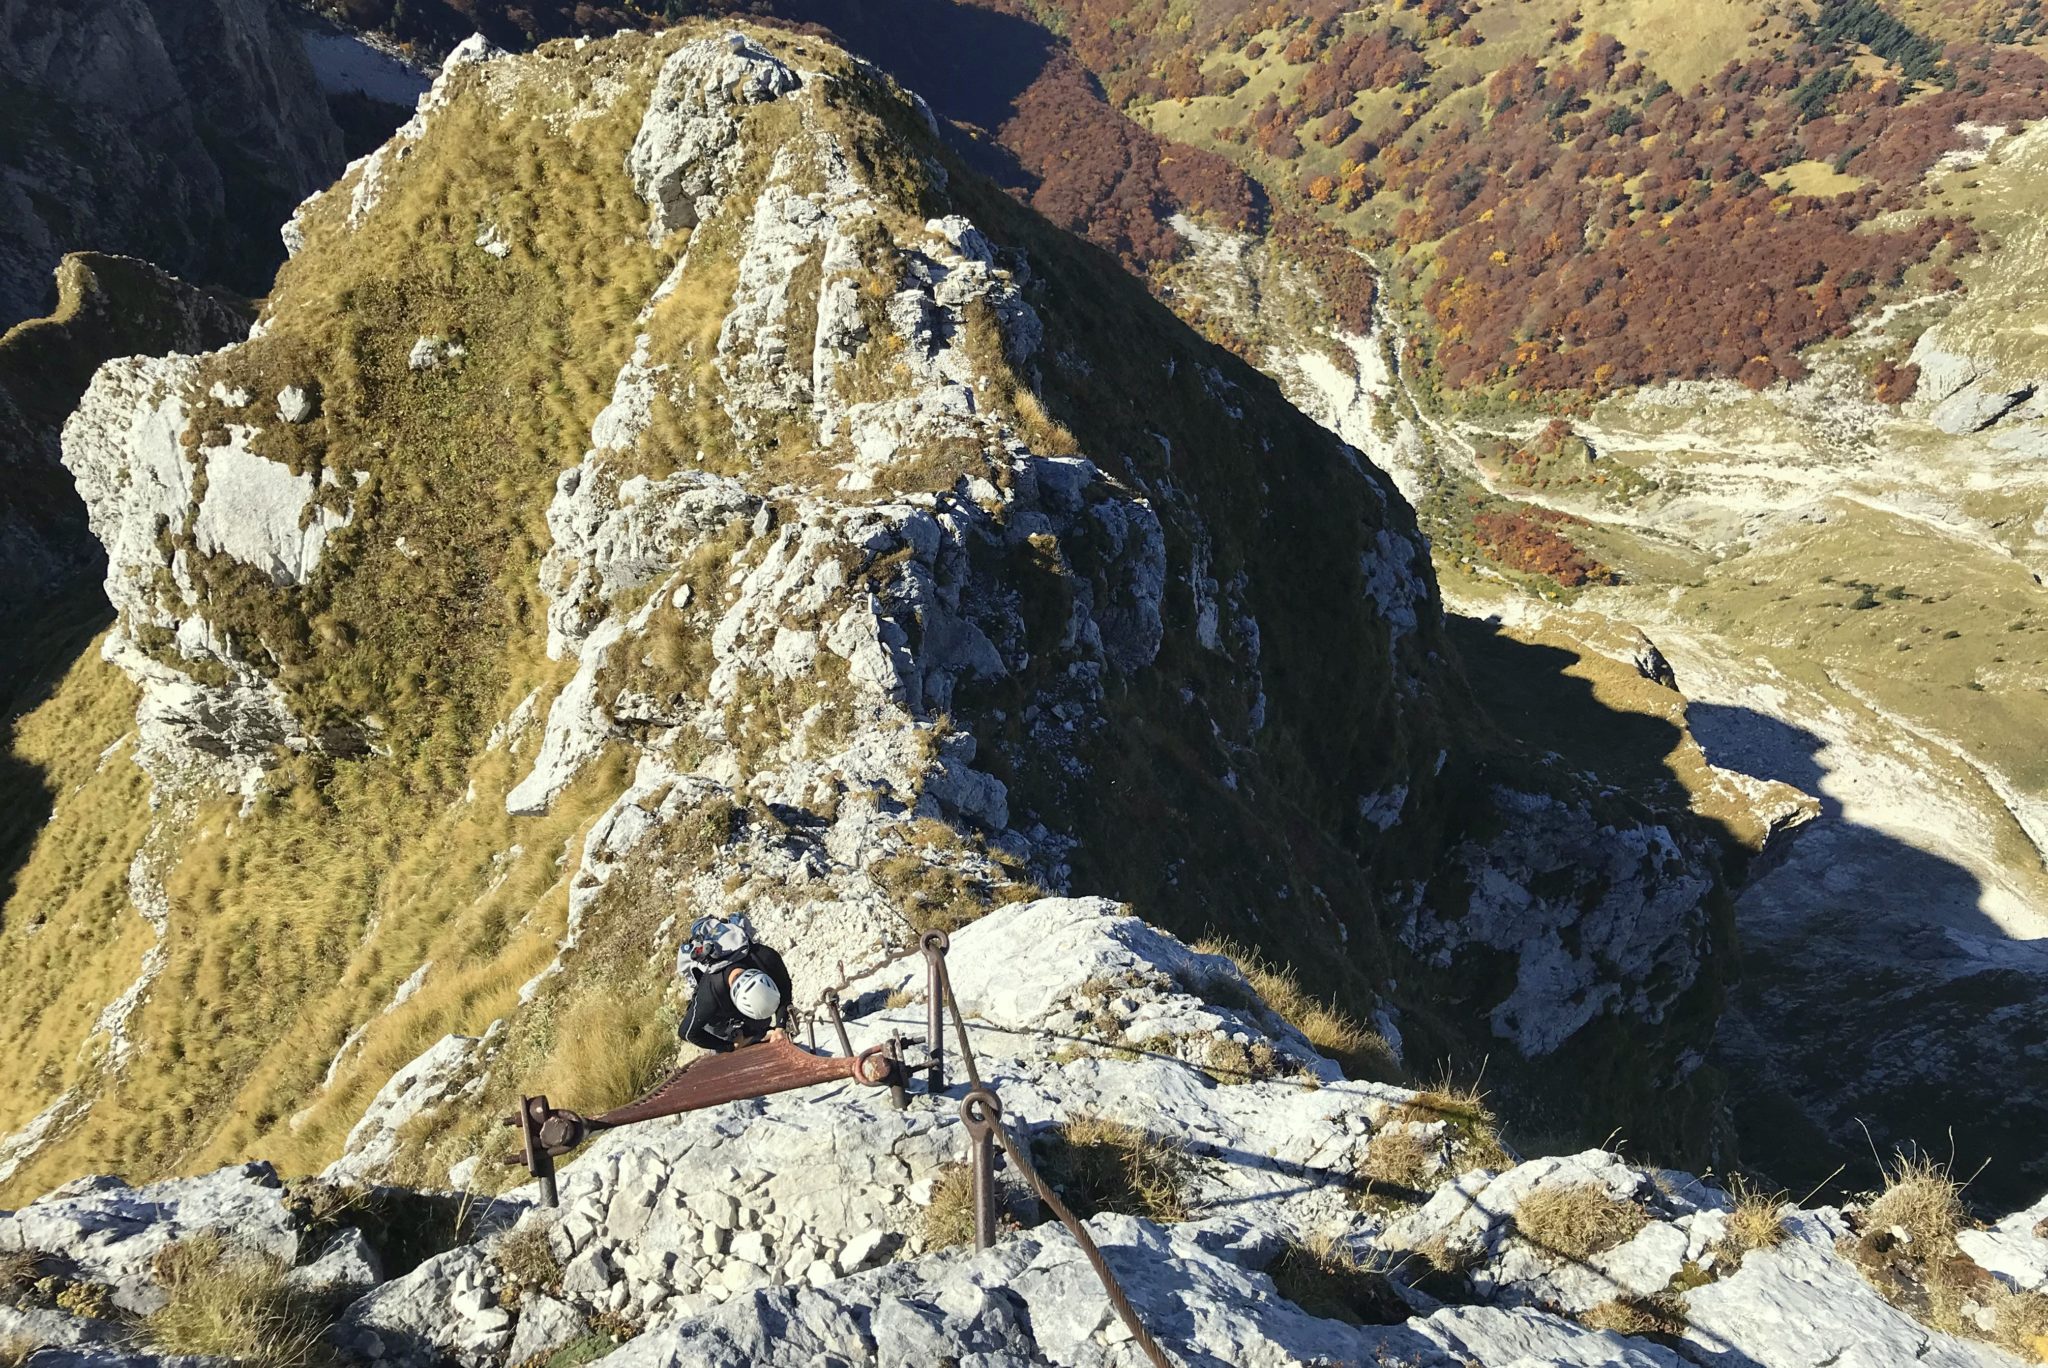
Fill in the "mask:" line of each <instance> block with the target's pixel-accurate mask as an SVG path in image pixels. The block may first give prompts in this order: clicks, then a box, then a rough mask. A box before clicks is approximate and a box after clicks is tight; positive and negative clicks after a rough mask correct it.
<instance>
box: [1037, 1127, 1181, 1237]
mask: <svg viewBox="0 0 2048 1368" xmlns="http://www.w3.org/2000/svg"><path fill="white" fill-rule="evenodd" d="M1033 1146H1034V1148H1035V1149H1036V1150H1037V1151H1038V1152H1037V1154H1036V1155H1035V1156H1034V1162H1035V1163H1036V1164H1037V1166H1038V1170H1039V1172H1040V1173H1041V1174H1042V1175H1043V1176H1044V1178H1045V1180H1046V1181H1047V1182H1049V1183H1051V1184H1052V1185H1053V1187H1054V1188H1055V1189H1056V1190H1057V1191H1058V1192H1059V1194H1060V1196H1061V1197H1063V1198H1065V1199H1066V1201H1067V1204H1068V1205H1069V1206H1071V1207H1073V1208H1074V1211H1075V1213H1076V1214H1077V1215H1080V1216H1082V1217H1088V1216H1093V1215H1096V1214H1098V1213H1100V1212H1104V1211H1117V1212H1122V1213H1124V1214H1125V1215H1128V1216H1144V1217H1148V1218H1149V1219H1151V1220H1154V1221H1182V1220H1186V1219H1187V1195H1186V1189H1187V1184H1188V1179H1189V1178H1190V1177H1191V1176H1192V1167H1193V1166H1192V1163H1191V1161H1190V1160H1189V1158H1188V1155H1187V1152H1186V1151H1185V1150H1182V1149H1181V1148H1180V1147H1179V1146H1178V1145H1175V1144H1174V1143H1172V1142H1171V1141H1168V1140H1162V1139H1160V1138H1159V1137H1157V1136H1155V1135H1152V1134H1151V1133H1150V1132H1147V1131H1144V1130H1141V1129H1139V1128H1138V1127H1136V1126H1127V1125H1125V1124H1124V1123H1123V1122H1121V1121H1111V1120H1109V1119H1108V1118H1106V1117H1100V1116H1087V1115H1082V1116H1074V1117H1069V1118H1068V1119H1067V1120H1065V1121H1062V1122H1060V1123H1059V1124H1058V1125H1056V1126H1054V1127H1053V1128H1052V1129H1051V1130H1050V1131H1047V1132H1043V1133H1041V1134H1040V1135H1039V1136H1037V1137H1036V1138H1035V1139H1034V1141H1033Z"/></svg>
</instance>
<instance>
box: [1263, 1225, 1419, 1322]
mask: <svg viewBox="0 0 2048 1368" xmlns="http://www.w3.org/2000/svg"><path fill="white" fill-rule="evenodd" d="M1266 1273H1267V1275H1268V1276H1269V1277H1271V1278H1272V1279H1273V1287H1274V1290H1275V1291H1277V1292H1279V1294H1280V1295H1281V1296H1283V1297H1285V1298H1287V1300H1289V1301H1291V1302H1293V1303H1294V1304H1295V1305H1296V1306H1298V1307H1300V1308H1301V1309H1302V1310H1304V1311H1306V1312H1308V1313H1309V1314H1310V1315H1311V1316H1320V1317H1322V1318H1323V1319H1325V1320H1341V1321H1346V1322H1348V1323H1350V1324H1352V1325H1399V1324H1401V1323H1402V1322H1403V1321H1405V1320H1407V1319H1408V1316H1409V1309H1408V1303H1406V1302H1405V1301H1403V1300H1402V1299H1401V1294H1400V1293H1398V1292H1396V1291H1395V1290H1394V1285H1393V1283H1392V1282H1391V1281H1389V1280H1388V1278H1387V1275H1386V1273H1385V1272H1384V1271H1382V1270H1380V1269H1378V1268H1372V1267H1368V1266H1367V1265H1365V1264H1363V1263H1361V1262H1359V1259H1358V1256H1357V1255H1355V1254H1353V1253H1352V1252H1351V1250H1350V1248H1349V1247H1348V1246H1346V1245H1345V1244H1344V1243H1343V1242H1342V1241H1341V1240H1336V1239H1333V1238H1331V1237H1329V1236H1327V1235H1322V1236H1312V1237H1311V1238H1309V1239H1308V1240H1289V1241H1288V1242H1287V1248H1286V1249H1285V1250H1284V1251H1283V1252H1282V1253H1281V1255H1280V1257H1279V1258H1278V1259H1276V1260H1274V1262H1273V1266H1272V1267H1271V1268H1268V1269H1267V1270H1266Z"/></svg>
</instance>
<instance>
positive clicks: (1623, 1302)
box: [1578, 1295, 1687, 1335]
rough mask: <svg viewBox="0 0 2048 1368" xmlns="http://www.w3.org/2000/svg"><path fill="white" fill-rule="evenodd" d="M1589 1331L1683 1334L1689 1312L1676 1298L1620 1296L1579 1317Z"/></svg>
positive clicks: (1631, 1333) (1619, 1333) (1630, 1333)
mask: <svg viewBox="0 0 2048 1368" xmlns="http://www.w3.org/2000/svg"><path fill="white" fill-rule="evenodd" d="M1578 1321H1579V1324H1581V1325H1583V1326H1585V1327H1586V1328H1587V1329H1588V1330H1611V1331H1613V1332H1614V1333H1615V1334H1617V1335H1683V1334H1684V1333H1685V1331H1686V1328H1687V1327H1686V1320H1685V1312H1684V1309H1683V1307H1682V1306H1681V1305H1680V1303H1679V1301H1678V1299H1677V1298H1676V1297H1672V1296H1667V1295H1659V1296H1655V1297H1616V1298H1614V1299H1612V1300H1610V1301H1604V1302H1601V1303H1600V1304H1599V1305H1598V1306H1595V1307H1593V1308H1591V1309H1590V1310H1587V1311H1583V1312H1581V1313H1580V1314H1579V1317H1578Z"/></svg>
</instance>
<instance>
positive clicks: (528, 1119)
mask: <svg viewBox="0 0 2048 1368" xmlns="http://www.w3.org/2000/svg"><path fill="white" fill-rule="evenodd" d="M549 1119H550V1112H549V1109H548V1100H547V1098H546V1097H544V1096H543V1097H522V1098H520V1099H519V1115H518V1117H517V1120H518V1123H519V1145H520V1149H521V1151H522V1153H523V1157H524V1158H525V1160H526V1169H527V1172H529V1173H531V1174H532V1175H533V1176H534V1177H535V1178H536V1179H538V1180H539V1182H540V1204H541V1205H542V1206H544V1207H553V1206H555V1205H557V1204H558V1203H559V1202H560V1200H561V1199H560V1196H559V1195H558V1194H557V1192H556V1191H555V1156H554V1154H553V1153H552V1152H550V1151H549V1149H548V1146H547V1141H546V1140H545V1139H544V1138H543V1136H544V1134H545V1131H546V1129H547V1124H548V1121H549Z"/></svg>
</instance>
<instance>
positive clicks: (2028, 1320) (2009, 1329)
mask: <svg viewBox="0 0 2048 1368" xmlns="http://www.w3.org/2000/svg"><path fill="white" fill-rule="evenodd" d="M1989 1298H1990V1305H1989V1309H1990V1312H1991V1324H1992V1331H1991V1334H1992V1338H1993V1339H1994V1340H1995V1341H1996V1342H1997V1343H1998V1345H1999V1347H2001V1348H2003V1349H2005V1350H2006V1351H2008V1352H2009V1353H2011V1354H2012V1355H2013V1356H2015V1357H2016V1358H2018V1359H2019V1360H2020V1361H2021V1362H2022V1363H2048V1293H2041V1292H2014V1291H2011V1290H2009V1289H2007V1288H2004V1287H2000V1288H1998V1289H1997V1290H1996V1291H1994V1292H1992V1293H1990V1294H1989Z"/></svg>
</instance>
